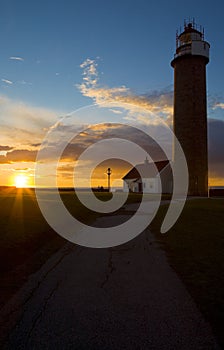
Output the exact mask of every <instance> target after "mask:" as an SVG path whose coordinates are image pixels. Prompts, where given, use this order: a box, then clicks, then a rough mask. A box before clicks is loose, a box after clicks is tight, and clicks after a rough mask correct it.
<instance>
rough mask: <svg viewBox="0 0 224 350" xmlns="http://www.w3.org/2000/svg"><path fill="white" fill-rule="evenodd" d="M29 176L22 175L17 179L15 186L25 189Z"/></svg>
mask: <svg viewBox="0 0 224 350" xmlns="http://www.w3.org/2000/svg"><path fill="white" fill-rule="evenodd" d="M27 180H28V179H27V176H26V175H23V174H20V175H17V176H16V177H15V185H16V187H17V188H23V187H26V186H27Z"/></svg>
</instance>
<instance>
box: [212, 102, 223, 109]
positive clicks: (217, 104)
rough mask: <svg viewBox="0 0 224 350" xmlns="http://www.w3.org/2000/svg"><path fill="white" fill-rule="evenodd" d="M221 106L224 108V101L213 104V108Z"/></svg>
mask: <svg viewBox="0 0 224 350" xmlns="http://www.w3.org/2000/svg"><path fill="white" fill-rule="evenodd" d="M216 108H221V109H224V102H218V103H216V104H215V105H214V106H213V109H216Z"/></svg>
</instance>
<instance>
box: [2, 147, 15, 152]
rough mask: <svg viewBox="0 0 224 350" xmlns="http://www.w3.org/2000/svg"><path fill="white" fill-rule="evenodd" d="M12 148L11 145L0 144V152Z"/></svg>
mask: <svg viewBox="0 0 224 350" xmlns="http://www.w3.org/2000/svg"><path fill="white" fill-rule="evenodd" d="M12 149H13V147H10V146H2V145H0V152H2V151H4V152H5V151H11V150H12Z"/></svg>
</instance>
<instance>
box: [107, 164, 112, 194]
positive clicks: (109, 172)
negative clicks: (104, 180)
mask: <svg viewBox="0 0 224 350" xmlns="http://www.w3.org/2000/svg"><path fill="white" fill-rule="evenodd" d="M111 172H112V171H111V168H108V169H107V177H108V192H110V175H111Z"/></svg>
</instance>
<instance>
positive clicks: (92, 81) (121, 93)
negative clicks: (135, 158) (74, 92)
mask: <svg viewBox="0 0 224 350" xmlns="http://www.w3.org/2000/svg"><path fill="white" fill-rule="evenodd" d="M80 67H81V68H82V69H83V81H82V83H81V84H79V85H76V86H77V87H78V89H79V90H80V92H81V93H82V95H83V96H86V97H89V98H91V99H92V100H93V101H94V103H96V104H98V105H100V104H102V103H103V104H104V106H105V104H107V103H108V104H111V103H114V104H115V106H119V107H124V108H126V109H129V110H133V109H135V110H136V108H138V109H140V110H147V111H149V112H151V113H152V114H154V117H156V116H159V117H162V118H164V119H165V120H167V122H169V123H170V121H171V119H172V113H173V91H172V90H170V89H169V90H167V89H164V90H162V91H152V92H151V93H147V94H141V95H137V94H135V93H134V92H133V91H131V90H130V89H129V88H127V87H126V86H124V85H122V86H118V87H112V88H110V87H102V86H100V84H99V74H98V71H97V67H98V63H97V61H96V60H93V59H89V58H88V59H87V60H85V61H84V62H83V63H82V64H81V65H80ZM127 104H129V105H130V106H128V105H127ZM115 113H118V112H115ZM152 117H153V116H152ZM140 121H141V122H142V123H143V122H146V120H144V119H142V120H140ZM147 122H148V123H149V119H147Z"/></svg>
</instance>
